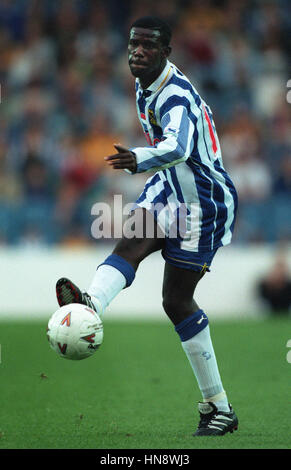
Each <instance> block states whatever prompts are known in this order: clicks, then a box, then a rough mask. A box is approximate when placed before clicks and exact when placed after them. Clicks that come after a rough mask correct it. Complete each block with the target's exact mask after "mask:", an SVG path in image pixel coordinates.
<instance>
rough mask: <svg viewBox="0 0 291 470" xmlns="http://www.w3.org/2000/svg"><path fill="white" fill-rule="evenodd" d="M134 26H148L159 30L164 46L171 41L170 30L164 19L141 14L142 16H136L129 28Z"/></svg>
mask: <svg viewBox="0 0 291 470" xmlns="http://www.w3.org/2000/svg"><path fill="white" fill-rule="evenodd" d="M134 27H138V28H148V29H154V30H156V31H160V33H161V42H162V43H163V45H164V46H168V45H169V44H170V42H171V38H172V31H171V28H170V26H169V25H168V23H167V22H166V21H164V20H161V19H160V18H158V17H156V16H143V17H142V18H138V19H137V20H135V21H134V22H133V23H132V25H131V27H130V29H131V28H134Z"/></svg>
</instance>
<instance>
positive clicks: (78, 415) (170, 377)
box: [0, 318, 291, 449]
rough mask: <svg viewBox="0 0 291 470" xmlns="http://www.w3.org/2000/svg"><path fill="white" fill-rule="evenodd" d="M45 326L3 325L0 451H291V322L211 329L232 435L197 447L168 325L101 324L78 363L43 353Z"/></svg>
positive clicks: (189, 380) (182, 368)
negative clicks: (232, 415)
mask: <svg viewBox="0 0 291 470" xmlns="http://www.w3.org/2000/svg"><path fill="white" fill-rule="evenodd" d="M45 332H46V323H45V322H30V323H29V322H22V323H21V322H16V321H14V322H10V323H7V322H2V323H1V324H0V335H1V336H0V343H1V364H0V374H1V375H0V377H1V387H0V397H1V411H0V448H2V449H89V448H90V449H280V448H281V449H290V448H291V435H290V423H291V406H290V401H291V400H290V398H291V393H290V392H291V364H290V363H288V362H287V358H286V357H287V352H288V349H287V347H286V344H287V341H288V340H289V339H291V327H290V319H285V318H282V319H276V320H275V319H268V320H264V321H258V320H244V321H229V320H228V321H222V320H220V321H212V322H211V333H212V340H213V343H214V348H215V351H216V355H217V359H218V364H219V368H220V372H221V376H222V379H223V384H224V387H225V389H226V390H227V392H228V396H229V400H230V401H231V403H232V404H233V407H234V409H235V411H236V413H237V415H238V418H239V430H238V431H236V432H235V433H234V434H227V435H226V436H223V437H211V438H205V437H204V438H203V437H202V438H198V437H195V438H194V437H192V432H193V431H194V430H195V429H196V426H197V423H198V412H197V402H198V401H199V400H200V398H201V397H200V393H199V390H198V387H197V385H196V380H195V378H194V376H193V373H192V370H191V368H190V365H189V364H188V361H187V359H186V356H185V354H184V351H183V350H182V347H181V345H180V341H179V338H178V335H177V334H176V333H175V331H174V330H173V327H172V326H171V324H170V322H168V323H159V322H157V323H151V322H137V321H136V322H124V321H123V322H113V321H108V322H106V319H105V330H104V343H103V345H102V346H101V348H100V349H99V351H97V352H96V354H95V355H94V356H93V357H91V358H89V359H85V360H83V361H80V362H75V361H67V360H65V359H62V358H60V357H58V356H57V355H56V353H55V352H54V351H53V350H51V349H50V347H49V344H48V341H47V339H46V334H45Z"/></svg>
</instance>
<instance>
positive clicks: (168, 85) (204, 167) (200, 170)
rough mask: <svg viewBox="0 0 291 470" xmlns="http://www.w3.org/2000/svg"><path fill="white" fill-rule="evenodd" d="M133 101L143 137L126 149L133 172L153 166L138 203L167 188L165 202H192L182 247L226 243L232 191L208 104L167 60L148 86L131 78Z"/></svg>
mask: <svg viewBox="0 0 291 470" xmlns="http://www.w3.org/2000/svg"><path fill="white" fill-rule="evenodd" d="M136 103H137V112H138V117H139V120H140V122H141V125H142V128H143V131H144V133H145V136H146V139H147V142H148V146H147V147H137V148H132V149H131V150H132V151H133V152H134V153H135V155H136V161H137V172H138V173H139V172H146V171H156V173H155V175H153V176H152V177H151V178H149V180H148V181H147V184H146V186H145V188H144V191H143V192H142V194H141V195H140V197H139V199H138V200H137V205H138V206H141V207H145V208H147V209H149V206H150V204H152V203H157V202H159V201H163V202H165V194H166V199H167V202H168V203H171V202H172V203H173V202H174V201H176V206H177V207H178V205H179V204H185V205H186V206H187V207H189V208H190V207H191V209H190V211H188V215H187V227H188V230H189V232H190V233H191V241H185V242H182V246H181V247H182V248H184V249H185V250H189V251H210V250H213V249H216V248H217V247H219V246H221V245H226V244H228V243H230V240H231V237H232V232H233V226H234V221H235V214H236V208H237V194H236V191H235V188H234V185H233V183H232V181H231V179H230V177H229V176H228V174H227V173H226V171H225V169H224V167H223V162H222V156H221V149H220V145H219V140H218V136H217V133H216V129H215V124H214V121H213V116H212V112H211V109H210V108H209V106H208V105H207V104H206V103H205V102H204V101H203V99H202V98H201V97H200V95H199V94H198V92H197V90H196V89H195V88H194V86H193V85H192V84H191V83H190V81H189V80H188V79H187V77H186V76H185V75H184V74H183V73H182V72H181V71H180V70H179V69H177V67H176V66H175V65H174V64H172V63H171V62H169V61H167V64H166V66H165V68H164V70H163V72H162V73H161V75H160V76H159V77H158V78H157V80H156V81H155V82H154V83H152V84H151V85H150V86H149V87H148V89H147V90H143V89H142V88H141V86H140V83H139V80H138V79H137V80H136ZM193 207H194V208H195V209H193ZM149 210H150V209H149ZM193 212H195V214H194V213H193Z"/></svg>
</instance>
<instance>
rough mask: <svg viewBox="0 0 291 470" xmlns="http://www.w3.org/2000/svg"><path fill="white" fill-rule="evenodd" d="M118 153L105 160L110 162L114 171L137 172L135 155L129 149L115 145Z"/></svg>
mask: <svg viewBox="0 0 291 470" xmlns="http://www.w3.org/2000/svg"><path fill="white" fill-rule="evenodd" d="M114 147H115V148H116V150H117V152H118V153H115V154H114V155H109V156H108V157H105V158H104V160H106V161H107V162H108V165H109V166H111V167H112V168H113V169H114V170H125V169H127V170H130V171H131V172H132V173H135V172H136V158H135V154H134V153H133V152H131V151H130V150H129V149H127V148H125V147H122V145H120V144H114Z"/></svg>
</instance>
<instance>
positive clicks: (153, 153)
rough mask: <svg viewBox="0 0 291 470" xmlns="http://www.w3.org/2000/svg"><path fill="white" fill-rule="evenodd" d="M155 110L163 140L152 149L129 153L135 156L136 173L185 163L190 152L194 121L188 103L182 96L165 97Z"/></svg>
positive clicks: (195, 118)
mask: <svg viewBox="0 0 291 470" xmlns="http://www.w3.org/2000/svg"><path fill="white" fill-rule="evenodd" d="M175 88H176V87H175ZM157 107H158V108H159V109H158V111H159V117H160V127H161V128H162V132H163V137H162V139H161V141H160V142H158V144H156V145H155V146H154V147H137V148H132V149H131V150H132V151H133V152H134V153H135V155H136V161H137V173H141V172H145V171H149V170H162V169H165V168H169V167H171V166H174V165H177V164H178V163H181V162H183V161H185V160H187V159H188V158H189V156H190V154H191V152H192V149H193V134H194V128H195V123H196V121H197V117H196V116H195V114H194V113H193V112H192V110H191V100H190V99H188V98H187V97H186V96H185V94H183V96H181V95H180V93H179V94H171V95H169V93H165V94H164V96H163V99H160V100H158V102H157V105H156V109H157ZM156 115H158V112H156Z"/></svg>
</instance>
